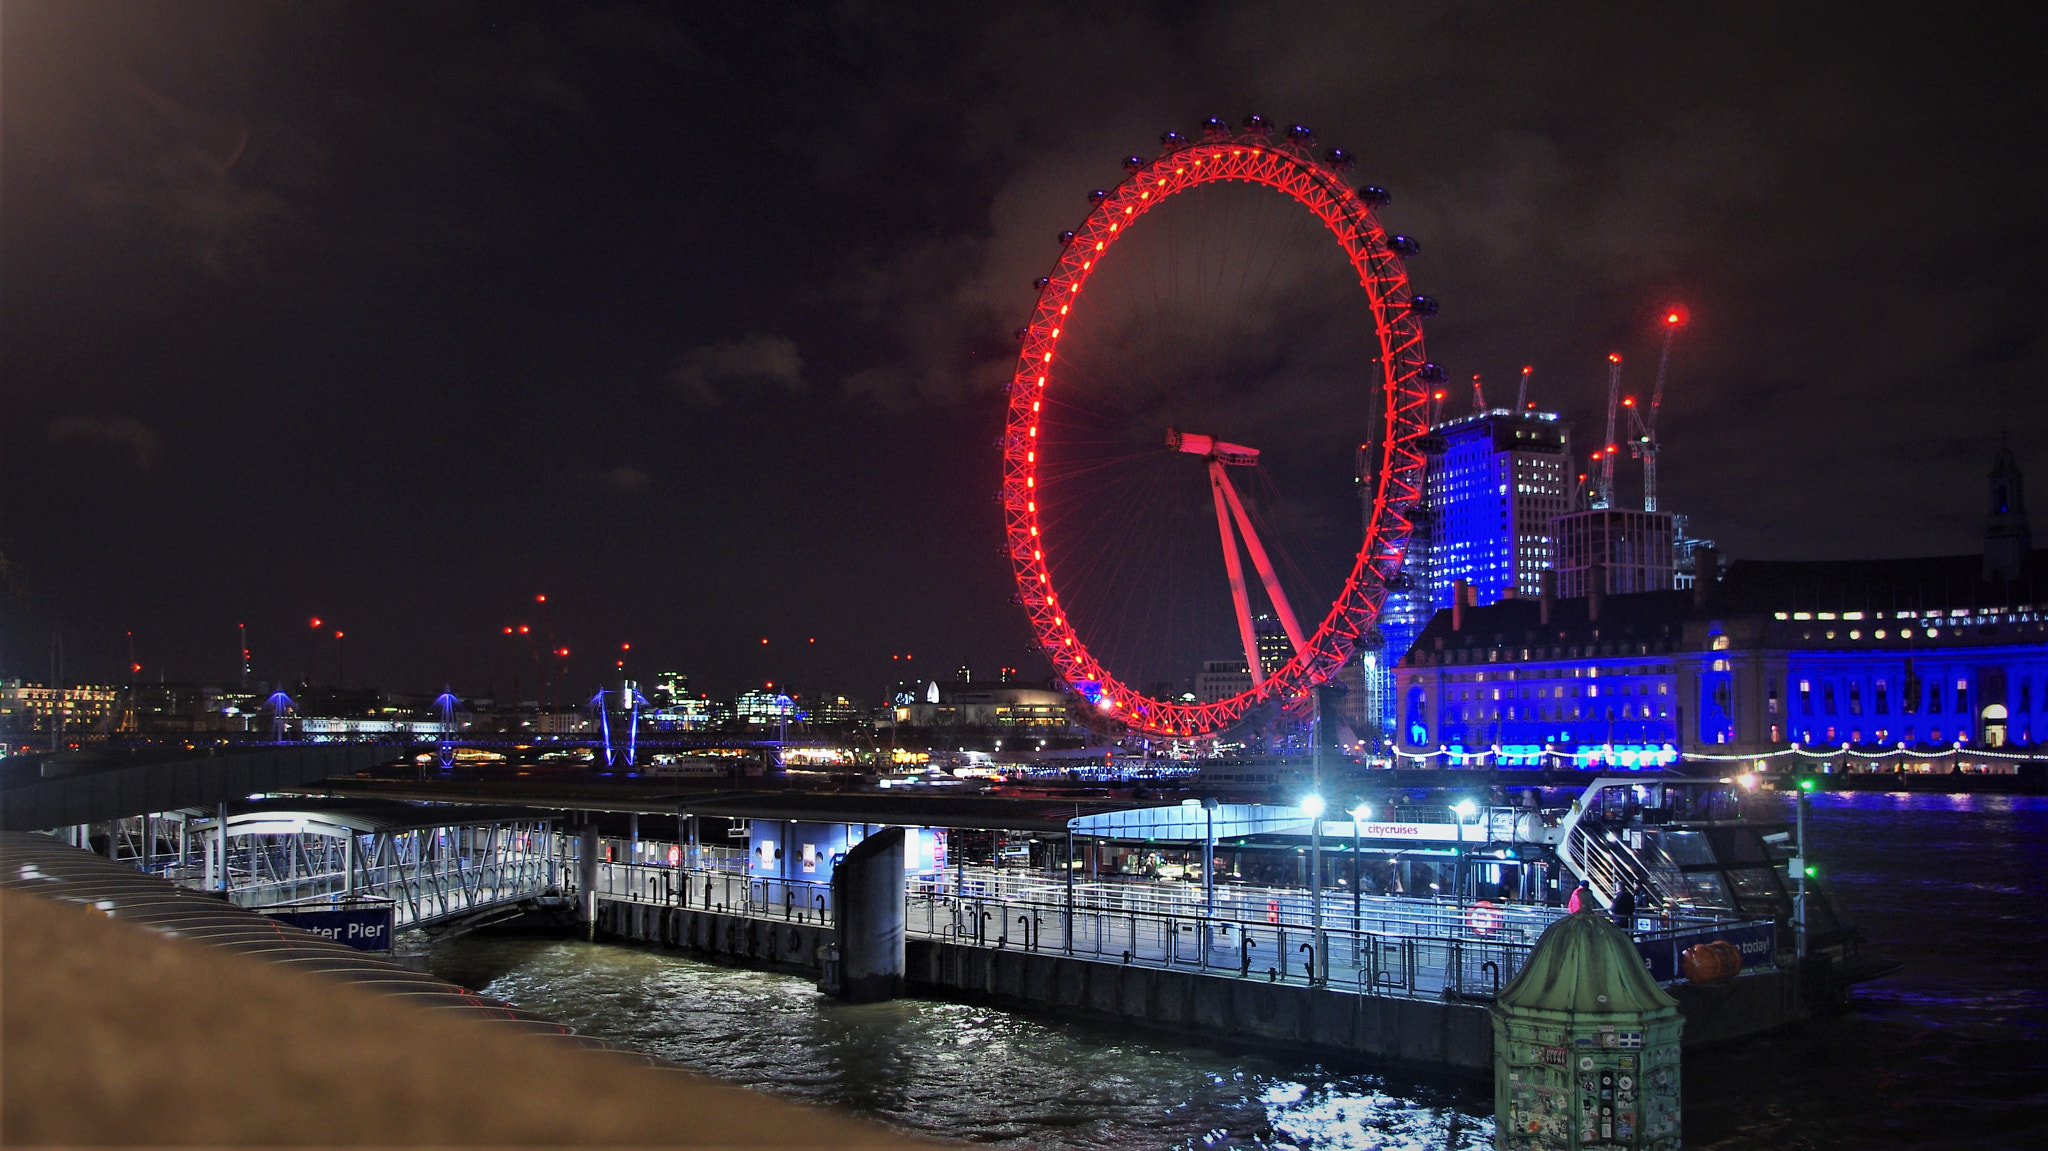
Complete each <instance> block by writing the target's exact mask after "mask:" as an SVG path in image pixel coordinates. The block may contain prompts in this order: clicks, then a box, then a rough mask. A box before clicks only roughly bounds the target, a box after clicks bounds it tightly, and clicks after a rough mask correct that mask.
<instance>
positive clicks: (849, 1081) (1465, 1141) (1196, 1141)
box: [428, 794, 2048, 1151]
mask: <svg viewBox="0 0 2048 1151" xmlns="http://www.w3.org/2000/svg"><path fill="white" fill-rule="evenodd" d="M1757 802H1759V803H1763V804H1770V803H1789V799H1787V798H1785V797H1779V796H1762V797H1758V799H1757ZM1785 810H1787V811H1789V807H1787V808H1786V809H1785ZM1758 814H1767V813H1765V812H1759V813H1758ZM1809 836H1810V837H1811V839H1812V840H1813V843H1814V850H1813V852H1812V853H1811V854H1812V855H1813V857H1814V858H1815V859H1817V860H1818V861H1819V862H1820V863H1821V864H1822V866H1824V867H1826V868H1827V869H1828V872H1829V873H1830V875H1831V876H1832V877H1833V880H1834V882H1835V885H1836V889H1837V891H1838V893H1839V894H1840V895H1841V896H1842V897H1843V899H1844V901H1845V902H1846V903H1847V904H1848V905H1849V906H1850V907H1851V908H1852V909H1853V910H1854V911H1855V912H1856V913H1857V914H1858V915H1859V917H1860V919H1861V921H1862V924H1863V927H1864V929H1865V931H1866V933H1867V934H1868V935H1869V937H1870V939H1871V941H1872V942H1873V943H1874V944H1875V945H1876V948H1877V950H1879V951H1880V952H1882V953H1885V954H1888V955H1890V956H1891V957H1893V958H1896V959H1900V960H1904V961H1905V962H1906V965H1907V966H1906V968H1905V969H1904V970H1903V971H1900V972H1898V973H1896V974H1893V975H1891V976H1888V977H1886V978H1884V979H1882V980H1879V981H1877V982H1874V983H1869V984H1865V985H1864V986H1863V987H1861V988H1859V989H1857V991H1856V993H1855V995H1854V997H1853V1000H1852V1005H1851V1006H1852V1009H1851V1011H1850V1012H1849V1013H1847V1014H1845V1015H1842V1016H1838V1017H1832V1018H1828V1019H1822V1020H1818V1021H1815V1022H1814V1023H1811V1024H1809V1025H1807V1026H1805V1027H1802V1028H1800V1029H1799V1030H1798V1031H1796V1032H1793V1033H1791V1034H1788V1035H1784V1036H1777V1037H1770V1038H1765V1039H1760V1040H1755V1041H1752V1042H1748V1043H1744V1044H1741V1045H1738V1046H1734V1047H1730V1048H1725V1049H1721V1050H1717V1051H1711V1052H1705V1053H1697V1054H1693V1055H1690V1056H1688V1057H1687V1058H1686V1061H1685V1067H1684V1076H1685V1132H1686V1145H1687V1146H1688V1147H1701V1148H1724V1149H1731V1151H1732V1149H1738V1148H1739V1149H1745V1151H1746V1149H1751V1148H1757V1149H1762V1148H1773V1149H1777V1148H1822V1147H1890V1148H1903V1147H1929V1148H1933V1147H1944V1148H1946V1147H1974V1148H1994V1147H1995V1148H2007V1147H2011V1148H2020V1147H2036V1148H2038V1147H2048V976H2044V970H2048V962H2044V956H2048V876H2044V875H2043V869H2044V866H2048V799H2041V798H2016V797H2003V796H1919V795H1915V796H1908V795H1888V794H1854V795H1839V796H1837V795H1820V796H1816V797H1815V799H1814V801H1813V808H1812V812H1811V815H1810V817H1809ZM428 962H429V966H430V968H431V969H432V970H433V971H434V973H435V974H437V975H440V976H442V977H443V978H447V979H452V980H454V981H456V982H458V983H461V984H463V985H464V986H467V987H471V988H475V989H477V990H480V991H482V992H484V993H486V994H489V995H493V996H496V997H498V998H501V999H505V1000H508V1001H510V1002H512V1003H515V1004H517V1005H519V1006H520V1007H523V1008H526V1009H527V1010H530V1011H534V1012H537V1013H539V1014H542V1015H546V1016H549V1017H551V1018H554V1019H558V1020H560V1021H562V1022H564V1023H567V1024H569V1025H571V1026H573V1027H575V1028H577V1029H578V1030H580V1031H584V1032H587V1033H590V1034H593V1035H600V1036H603V1037H605V1038H608V1039H612V1040H615V1041H618V1042H620V1043H624V1044H626V1045H628V1046H631V1047H634V1048H636V1049H639V1050H642V1051H645V1052H648V1053H649V1054H653V1055H658V1056H660V1057H662V1058H664V1059H668V1060H670V1061H672V1062H675V1063H678V1064H681V1065H683V1066H686V1067H691V1068H695V1069H697V1070H700V1071H703V1072H705V1073H707V1074H710V1075H714V1076H717V1077H718V1078H721V1079H725V1080H729V1081H732V1082H736V1083H743V1084H747V1085H749V1086H754V1087H759V1088H761V1089H763V1090H767V1091H772V1092H774V1093H776V1094H778V1095H783V1096H787V1097H790V1098H795V1099H801V1100H805V1101H808V1102H817V1103H828V1104H832V1105H834V1106H838V1107H842V1108H846V1109H850V1110H853V1111H856V1112H861V1113H864V1114H867V1115H869V1116H871V1117H874V1118H877V1119H879V1120H881V1121H883V1122H886V1123H889V1124H892V1125H895V1126H898V1127H901V1128H903V1129H905V1130H908V1131H912V1132H916V1133H920V1134H926V1135H933V1136H939V1137H943V1138H952V1139H963V1140H972V1141H976V1142H987V1143H996V1144H1004V1145H1010V1146H1019V1147H1025V1146H1029V1147H1041V1146H1042V1147H1091V1148H1092V1147H1115V1148H1185V1149H1188V1151H1198V1149H1206V1148H1226V1147H1246V1148H1253V1147H1260V1148H1273V1147H1301V1148H1309V1147H1314V1148H1354V1147H1355V1148H1397V1147H1399V1148H1408V1147H1416V1148H1446V1149H1450V1148H1468V1147H1469V1148H1483V1147H1490V1146H1492V1142H1493V1118H1492V1110H1493V1108H1492V1095H1491V1090H1490V1088H1489V1087H1488V1086H1487V1085H1486V1084H1484V1083H1467V1082H1461V1081H1458V1080H1454V1079H1446V1080H1441V1081H1431V1080H1426V1079H1417V1078H1415V1077H1414V1076H1413V1075H1403V1074H1398V1073H1396V1074H1388V1073H1382V1072H1376V1071H1375V1069H1374V1068H1372V1067H1371V1066H1369V1065H1364V1064H1359V1065H1351V1066H1344V1065H1332V1064H1327V1063H1318V1062H1313V1061H1309V1060H1301V1059H1290V1058H1287V1057H1286V1056H1285V1055H1284V1053H1282V1054H1274V1053H1272V1052H1262V1051H1256V1050H1252V1049H1239V1048H1234V1047H1232V1046H1231V1045H1229V1044H1228V1043H1227V1042H1224V1043H1218V1044H1216V1045H1213V1046H1205V1045H1197V1044H1192V1043H1187V1042H1184V1041H1180V1040H1176V1039H1170V1038H1161V1037H1158V1036H1152V1035H1143V1034H1138V1033H1134V1032H1131V1031H1128V1030H1124V1029H1118V1028H1111V1027H1105V1026H1101V1025H1096V1024H1090V1023H1080V1022H1075V1021H1072V1020H1066V1019H1060V1018H1057V1017H1052V1016H1047V1015H1031V1014H1021V1013H1016V1012H1010V1011H1004V1010H1000V1009H997V1008H991V1007H986V1006H981V1005H969V1004H960V1003H950V1002H941V1001H934V1000H917V999H913V1000H904V1001H901V1002H897V1003H887V1004H875V1005H867V1006H858V1007H855V1006H847V1005H845V1004H840V1003H837V1002H835V1001H832V1000H828V999H825V998H824V997H822V996H820V995H819V994H818V992H817V990H816V988H815V987H814V986H813V985H812V984H811V983H810V982H809V981H808V980H805V979H801V978H797V977H793V976H785V975H772V974H766V973H762V972H755V971H747V970H741V969H737V968H730V967H721V966H717V965H713V964H706V963H700V962H697V961H695V960H691V959H687V958H683V957H682V956H680V955H678V954H676V953H673V952H668V951H665V950H661V949H649V948H639V947H623V946H616V945H608V944H588V943H579V942H573V941H562V940H548V939H533V938H507V937H495V938H493V937H466V938H460V939H453V940H443V941H440V942H437V943H434V944H432V945H431V947H430V948H429V950H428Z"/></svg>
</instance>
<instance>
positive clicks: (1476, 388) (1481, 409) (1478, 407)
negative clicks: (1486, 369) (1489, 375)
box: [1472, 372, 1486, 416]
mask: <svg viewBox="0 0 2048 1151" xmlns="http://www.w3.org/2000/svg"><path fill="white" fill-rule="evenodd" d="M1472 414H1473V415H1475V416H1483V415H1485V414H1486V385H1485V384H1482V383H1480V382H1479V373H1478V372H1473V373H1472Z"/></svg>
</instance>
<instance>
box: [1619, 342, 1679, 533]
mask: <svg viewBox="0 0 2048 1151" xmlns="http://www.w3.org/2000/svg"><path fill="white" fill-rule="evenodd" d="M1684 326H1685V308H1684V307H1683V306H1681V305H1678V304H1673V305H1672V306H1670V307H1669V308H1666V309H1664V350H1663V351H1662V352H1659V353H1658V355H1657V382H1656V383H1655V384H1654V385H1652V386H1651V388H1650V412H1649V414H1648V415H1644V414H1643V412H1642V410H1641V409H1639V408H1637V409H1631V410H1630V412H1629V422H1630V423H1631V424H1632V425H1634V427H1633V430H1634V432H1635V437H1634V439H1633V441H1632V442H1631V443H1630V444H1629V446H1628V450H1629V454H1630V455H1632V456H1634V457H1635V458H1637V459H1639V460H1641V461H1643V510H1644V511H1646V512H1654V511H1656V510H1657V448H1658V446H1659V445H1658V443H1657V413H1658V411H1659V410H1660V409H1661V408H1663V406H1664V369H1665V368H1666V367H1667V366H1668V365H1669V364H1670V363H1671V341H1672V339H1673V338H1674V337H1675V336H1677V335H1678V329H1680V328H1682V327H1684ZM1610 434H1611V433H1610Z"/></svg>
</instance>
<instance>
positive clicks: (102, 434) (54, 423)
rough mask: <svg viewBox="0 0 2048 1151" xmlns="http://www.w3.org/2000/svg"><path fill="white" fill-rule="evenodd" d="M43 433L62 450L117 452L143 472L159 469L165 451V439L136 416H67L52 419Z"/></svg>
mask: <svg viewBox="0 0 2048 1151" xmlns="http://www.w3.org/2000/svg"><path fill="white" fill-rule="evenodd" d="M43 434H44V435H45V436H46V437H47V438H48V439H49V441H50V442H51V443H52V444H56V445H58V446H59V447H66V448H72V447H76V446H78V445H80V444H84V445H88V446H100V447H111V448H114V449H117V450H118V451H119V452H120V453H121V454H123V455H125V456H126V457H127V459H128V462H129V463H130V464H131V465H132V466H133V467H134V468H135V470H136V471H142V472H146V471H148V470H149V469H151V468H153V467H155V466H156V461H157V457H158V456H159V455H160V454H162V451H163V437H162V436H159V435H158V434H157V433H156V430H155V429H154V428H151V427H150V426H149V425H148V424H145V423H143V422H142V421H141V420H138V419H136V418H134V417H133V416H65V417H63V418H62V419H55V420H51V421H50V422H49V423H48V424H47V425H45V426H44V428H43Z"/></svg>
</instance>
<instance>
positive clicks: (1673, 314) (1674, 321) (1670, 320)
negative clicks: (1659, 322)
mask: <svg viewBox="0 0 2048 1151" xmlns="http://www.w3.org/2000/svg"><path fill="white" fill-rule="evenodd" d="M1691 318H1692V317H1691V315H1690V313H1688V312H1687V311H1686V310H1685V305H1684V304H1673V305H1671V306H1670V307H1668V308H1666V309H1664V324H1665V326H1666V327H1671V328H1682V327H1684V326H1685V322H1686V321H1687V320H1688V319H1691Z"/></svg>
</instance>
